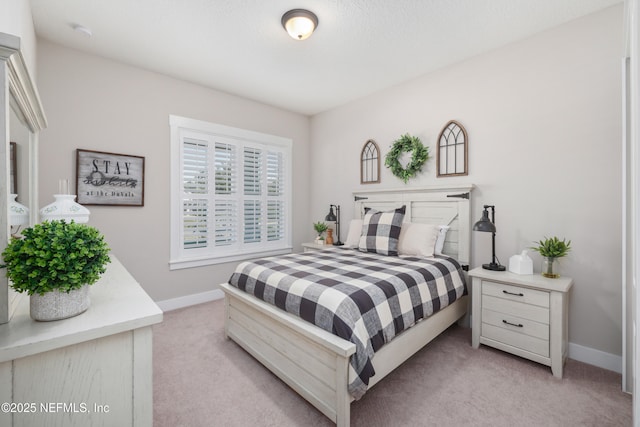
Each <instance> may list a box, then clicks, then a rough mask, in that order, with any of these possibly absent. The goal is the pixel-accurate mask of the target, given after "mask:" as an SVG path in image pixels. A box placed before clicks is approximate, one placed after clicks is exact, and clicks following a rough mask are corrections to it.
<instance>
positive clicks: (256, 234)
mask: <svg viewBox="0 0 640 427" xmlns="http://www.w3.org/2000/svg"><path fill="white" fill-rule="evenodd" d="M170 125H171V144H172V152H171V156H172V165H171V166H172V167H171V176H172V180H171V181H172V187H171V200H172V201H171V205H172V208H171V260H170V267H171V268H172V269H175V268H187V267H195V266H200V265H207V264H214V263H221V262H229V261H236V260H241V259H245V258H254V257H257V256H266V255H273V254H279V253H287V252H291V140H289V139H285V138H281V137H276V136H272V135H265V134H261V133H257V132H252V131H246V130H242V129H236V128H230V127H226V126H222V125H216V124H212V123H206V122H201V121H197V120H193V119H187V118H183V117H178V116H171V117H170Z"/></svg>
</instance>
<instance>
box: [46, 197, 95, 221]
mask: <svg viewBox="0 0 640 427" xmlns="http://www.w3.org/2000/svg"><path fill="white" fill-rule="evenodd" d="M53 197H54V199H56V200H55V201H54V202H53V203H51V204H49V205H47V206H45V207H44V208H42V209H40V218H41V219H42V220H43V221H53V220H61V219H64V220H66V221H75V222H77V223H79V224H81V223H85V222H88V221H89V209H87V208H85V207H84V206H82V205H80V204H78V203H76V202H75V200H74V199H75V198H76V196H75V195H74V194H54V195H53Z"/></svg>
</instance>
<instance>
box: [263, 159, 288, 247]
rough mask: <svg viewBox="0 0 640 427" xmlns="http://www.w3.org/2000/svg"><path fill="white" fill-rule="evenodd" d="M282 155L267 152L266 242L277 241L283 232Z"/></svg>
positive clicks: (283, 184)
mask: <svg viewBox="0 0 640 427" xmlns="http://www.w3.org/2000/svg"><path fill="white" fill-rule="evenodd" d="M284 181H285V180H284V154H283V153H282V152H275V151H268V152H267V240H269V241H277V240H280V239H282V238H283V237H284V231H285V217H286V215H285V213H286V211H285V207H286V204H285V197H284V195H285V182H284Z"/></svg>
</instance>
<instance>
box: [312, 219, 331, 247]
mask: <svg viewBox="0 0 640 427" xmlns="http://www.w3.org/2000/svg"><path fill="white" fill-rule="evenodd" d="M328 228H329V227H328V226H327V224H325V223H324V222H315V223H314V224H313V229H314V230H316V233H318V237H316V240H315V243H317V244H318V245H324V237H323V236H322V233H324V232H325V231H327V229H328Z"/></svg>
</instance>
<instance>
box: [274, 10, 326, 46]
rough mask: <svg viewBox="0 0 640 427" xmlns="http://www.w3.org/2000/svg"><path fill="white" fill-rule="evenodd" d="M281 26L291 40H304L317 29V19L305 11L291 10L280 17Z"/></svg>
mask: <svg viewBox="0 0 640 427" xmlns="http://www.w3.org/2000/svg"><path fill="white" fill-rule="evenodd" d="M282 26H283V27H284V29H285V30H287V33H289V35H290V36H291V37H292V38H294V39H296V40H305V39H307V38H309V36H310V35H311V34H313V31H314V30H315V29H316V28H318V17H317V16H316V15H315V13H313V12H310V11H308V10H305V9H292V10H290V11H288V12H287V13H285V14H284V15H282Z"/></svg>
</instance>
